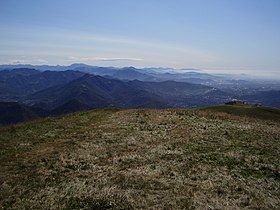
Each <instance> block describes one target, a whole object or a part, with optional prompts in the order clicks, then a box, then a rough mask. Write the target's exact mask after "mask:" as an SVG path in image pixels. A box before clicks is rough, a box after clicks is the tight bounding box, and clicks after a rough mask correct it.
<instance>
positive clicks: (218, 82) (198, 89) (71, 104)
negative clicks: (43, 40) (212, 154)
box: [0, 64, 280, 122]
mask: <svg viewBox="0 0 280 210" xmlns="http://www.w3.org/2000/svg"><path fill="white" fill-rule="evenodd" d="M29 67H30V68H29ZM54 69H55V70H56V71H54ZM186 81H189V82H186ZM278 87H279V89H278V90H277V88H278ZM232 99H240V100H243V101H246V102H249V103H252V104H261V105H266V106H273V107H280V85H279V84H278V83H277V82H276V83H269V82H267V81H265V82H259V83H258V82H256V81H247V80H240V79H232V78H230V79H226V78H224V76H223V77H221V76H217V75H211V74H206V73H203V72H194V70H193V69H191V70H190V71H189V72H182V73H178V72H175V71H174V70H172V69H171V70H170V72H167V69H164V71H163V72H160V69H154V70H153V69H152V68H149V69H137V68H134V67H125V68H115V67H95V66H89V65H86V64H72V65H70V66H45V65H44V66H32V65H14V66H13V65H12V66H8V65H0V102H1V101H2V102H16V103H17V104H18V106H24V107H25V109H29V110H31V111H32V112H33V111H34V110H33V109H35V108H38V109H40V110H41V111H42V110H43V112H44V113H45V115H48V116H49V115H60V114H66V113H71V112H76V111H83V110H89V109H94V108H102V107H118V108H167V107H169V108H199V107H206V106H213V105H219V104H224V103H225V102H227V101H231V100H232ZM14 105H15V104H14ZM12 107H15V106H12ZM2 109H3V110H4V109H5V106H3V107H2ZM11 109H12V108H11V107H10V108H9V110H10V111H9V112H11ZM25 109H21V110H25ZM31 111H29V112H28V113H31ZM23 115H24V116H27V115H25V114H23ZM30 116H37V114H36V113H35V114H32V115H30ZM40 116H41V115H38V117H40ZM34 118H36V117H34ZM22 119H23V120H19V121H24V120H25V117H23V118H22ZM26 119H33V117H26ZM17 121H18V120H15V122H17Z"/></svg>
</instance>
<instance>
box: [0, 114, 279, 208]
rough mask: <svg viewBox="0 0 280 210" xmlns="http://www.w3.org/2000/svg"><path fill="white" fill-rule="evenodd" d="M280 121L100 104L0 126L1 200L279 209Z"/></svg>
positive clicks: (35, 204)
mask: <svg viewBox="0 0 280 210" xmlns="http://www.w3.org/2000/svg"><path fill="white" fill-rule="evenodd" d="M279 125H280V124H279V123H277V122H273V121H261V120H255V119H249V118H240V117H232V116H230V115H227V114H224V113H211V112H203V111H194V110H181V109H177V110H176V109H175V110H174V109H166V110H114V109H105V110H97V111H91V112H84V113H76V114H72V115H69V116H65V117H60V118H49V119H45V120H41V121H37V122H31V123H27V124H23V125H20V126H16V127H10V128H6V129H2V130H1V131H0V146H1V149H0V154H1V160H0V161H1V162H0V164H1V172H0V184H1V189H0V205H1V206H2V208H3V209H278V207H279V206H280V193H279V192H280V190H279V187H280V174H279V173H280V168H279V166H280V155H279V154H278V152H279V151H280V142H279V140H280V126H279Z"/></svg>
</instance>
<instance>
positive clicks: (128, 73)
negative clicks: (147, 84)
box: [111, 67, 157, 81]
mask: <svg viewBox="0 0 280 210" xmlns="http://www.w3.org/2000/svg"><path fill="white" fill-rule="evenodd" d="M111 76H112V77H113V78H117V79H121V80H140V81H157V78H156V77H154V76H151V75H148V74H144V73H141V72H139V71H137V69H135V68H133V67H127V68H122V69H120V70H118V71H116V72H115V73H114V74H112V75H111Z"/></svg>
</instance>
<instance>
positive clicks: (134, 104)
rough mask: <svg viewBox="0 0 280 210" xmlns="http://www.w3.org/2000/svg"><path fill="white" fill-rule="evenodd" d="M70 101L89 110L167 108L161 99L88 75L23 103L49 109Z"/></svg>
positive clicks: (109, 80) (42, 92) (116, 82)
mask: <svg viewBox="0 0 280 210" xmlns="http://www.w3.org/2000/svg"><path fill="white" fill-rule="evenodd" d="M73 99H75V100H78V101H80V102H81V103H83V104H86V105H88V106H90V107H92V108H98V107H123V108H151V107H152V108H162V107H166V106H167V104H166V102H165V101H164V100H163V99H162V98H161V97H159V96H157V95H155V94H153V93H150V92H148V91H145V90H142V89H139V88H137V87H135V86H133V85H130V84H129V83H126V82H123V81H120V80H116V79H109V78H104V77H101V76H95V75H90V74H87V75H84V76H83V77H81V78H78V79H76V80H74V81H72V82H70V83H67V84H66V85H60V86H55V87H51V88H49V89H46V90H43V91H40V92H37V93H35V94H33V95H31V96H29V97H28V98H27V99H26V102H28V103H29V104H33V105H36V104H38V103H40V104H41V105H40V106H41V107H42V108H45V109H48V110H51V109H55V108H57V107H59V106H61V105H63V104H64V103H66V102H67V101H69V100H73ZM42 103H43V104H44V105H43V106H42Z"/></svg>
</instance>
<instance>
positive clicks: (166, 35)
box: [0, 0, 280, 76]
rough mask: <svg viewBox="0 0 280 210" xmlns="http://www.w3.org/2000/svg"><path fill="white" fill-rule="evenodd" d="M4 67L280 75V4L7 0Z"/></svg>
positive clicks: (277, 0) (1, 3)
mask: <svg viewBox="0 0 280 210" xmlns="http://www.w3.org/2000/svg"><path fill="white" fill-rule="evenodd" d="M0 29H1V33H0V63H1V64H17V63H25V64H26V63H30V64H37V65H41V64H47V65H68V64H71V63H86V64H90V65H96V66H116V67H122V66H135V67H170V68H197V69H204V70H208V71H213V72H223V73H240V72H242V73H248V74H259V75H271V76H273V75H278V76H279V75H280V0H0Z"/></svg>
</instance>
